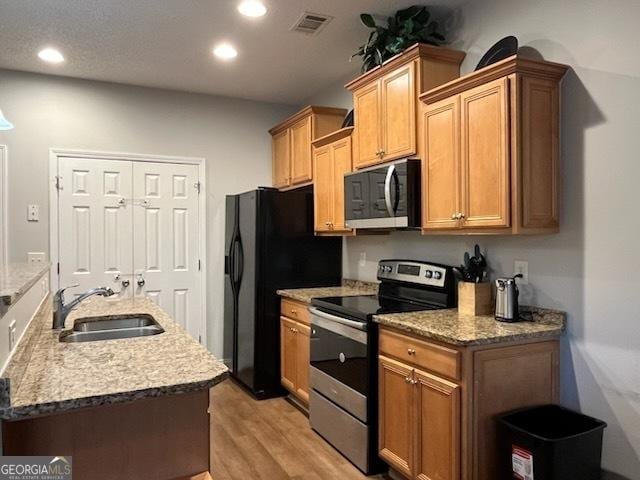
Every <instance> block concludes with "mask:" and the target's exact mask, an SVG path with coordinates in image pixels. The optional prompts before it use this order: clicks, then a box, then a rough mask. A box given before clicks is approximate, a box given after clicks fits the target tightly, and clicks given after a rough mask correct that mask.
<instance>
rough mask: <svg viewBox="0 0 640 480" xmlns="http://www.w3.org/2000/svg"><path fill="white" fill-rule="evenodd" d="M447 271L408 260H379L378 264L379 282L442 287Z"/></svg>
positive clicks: (428, 264)
mask: <svg viewBox="0 0 640 480" xmlns="http://www.w3.org/2000/svg"><path fill="white" fill-rule="evenodd" d="M446 276H447V269H445V268H443V267H440V266H437V265H432V264H430V263H426V262H414V261H409V260H381V261H380V263H379V264H378V279H379V280H396V281H400V282H410V283H419V284H421V285H430V286H432V287H444V285H445V281H446V280H447V279H446Z"/></svg>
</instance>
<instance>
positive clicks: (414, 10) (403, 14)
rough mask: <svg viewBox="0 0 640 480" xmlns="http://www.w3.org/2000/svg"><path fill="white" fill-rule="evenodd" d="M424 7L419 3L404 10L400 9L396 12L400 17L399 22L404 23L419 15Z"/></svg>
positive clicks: (397, 16)
mask: <svg viewBox="0 0 640 480" xmlns="http://www.w3.org/2000/svg"><path fill="white" fill-rule="evenodd" d="M423 8H424V7H421V6H419V5H414V6H412V7H409V8H405V9H403V10H398V12H397V13H396V18H397V19H398V21H399V22H401V23H402V22H404V21H406V20H408V19H410V18H413V17H414V16H416V15H418V14H419V13H420V11H421V10H422V9H423Z"/></svg>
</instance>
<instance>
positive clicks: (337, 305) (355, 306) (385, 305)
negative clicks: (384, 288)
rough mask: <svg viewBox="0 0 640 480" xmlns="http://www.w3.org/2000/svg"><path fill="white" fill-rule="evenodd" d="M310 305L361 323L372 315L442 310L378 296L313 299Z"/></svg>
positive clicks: (433, 306) (434, 306) (432, 306)
mask: <svg viewBox="0 0 640 480" xmlns="http://www.w3.org/2000/svg"><path fill="white" fill-rule="evenodd" d="M311 304H312V305H315V306H316V307H319V308H320V309H322V310H324V311H327V312H329V313H334V314H336V315H346V316H348V317H351V318H354V319H358V320H362V321H367V320H369V319H370V318H371V317H372V316H373V315H383V314H386V313H403V312H417V311H420V310H435V309H438V308H443V307H440V306H436V305H429V304H419V303H412V302H403V301H401V300H397V299H394V298H386V297H380V296H378V295H359V296H356V297H323V298H314V299H313V300H312V301H311Z"/></svg>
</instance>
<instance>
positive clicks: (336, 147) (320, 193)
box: [313, 127, 353, 234]
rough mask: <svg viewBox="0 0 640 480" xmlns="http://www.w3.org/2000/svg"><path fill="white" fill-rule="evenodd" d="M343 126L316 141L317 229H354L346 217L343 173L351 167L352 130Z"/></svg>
mask: <svg viewBox="0 0 640 480" xmlns="http://www.w3.org/2000/svg"><path fill="white" fill-rule="evenodd" d="M352 132H353V127H347V128H343V129H341V130H338V131H337V132H334V133H332V134H330V135H327V136H325V137H322V138H320V139H318V140H316V141H314V142H313V147H314V153H313V168H314V174H313V176H314V179H315V181H314V189H313V195H314V197H313V204H314V218H315V222H314V223H315V231H316V233H318V234H336V233H337V234H344V233H351V230H350V229H348V228H347V227H346V226H345V218H344V175H345V173H349V172H350V171H351V165H352V164H351V159H352V150H351V133H352Z"/></svg>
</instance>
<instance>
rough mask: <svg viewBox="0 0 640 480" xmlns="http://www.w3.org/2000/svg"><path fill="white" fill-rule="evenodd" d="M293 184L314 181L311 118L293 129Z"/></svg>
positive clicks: (307, 118) (302, 121)
mask: <svg viewBox="0 0 640 480" xmlns="http://www.w3.org/2000/svg"><path fill="white" fill-rule="evenodd" d="M290 135H291V184H292V185H296V184H298V183H304V182H309V181H311V180H312V178H313V176H312V173H313V169H312V166H311V117H305V118H303V119H302V120H300V121H299V122H297V123H295V124H293V126H292V127H291V133H290Z"/></svg>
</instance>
